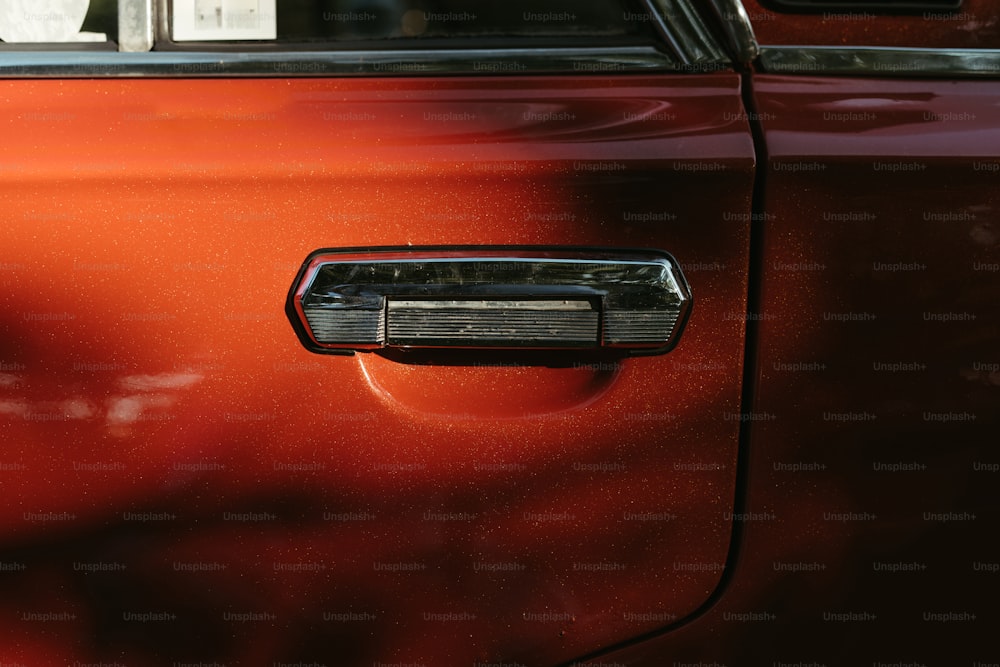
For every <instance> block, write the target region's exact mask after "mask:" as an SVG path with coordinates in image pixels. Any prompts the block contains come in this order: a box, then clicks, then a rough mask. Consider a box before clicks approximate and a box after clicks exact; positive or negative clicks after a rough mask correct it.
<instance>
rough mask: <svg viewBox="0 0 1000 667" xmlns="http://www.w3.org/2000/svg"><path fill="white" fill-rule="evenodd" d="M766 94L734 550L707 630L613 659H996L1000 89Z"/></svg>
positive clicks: (839, 87) (806, 89)
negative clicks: (748, 390) (742, 518)
mask: <svg viewBox="0 0 1000 667" xmlns="http://www.w3.org/2000/svg"><path fill="white" fill-rule="evenodd" d="M755 95H756V101H757V102H756V103H757V111H758V113H759V114H760V118H761V119H762V124H763V127H764V130H765V137H766V140H767V145H768V150H769V163H768V164H767V170H766V183H767V185H766V191H765V194H764V201H765V206H766V211H767V215H766V217H765V219H764V220H763V223H762V234H763V237H762V240H763V243H762V253H763V255H762V262H761V264H760V271H761V272H760V276H761V279H762V294H761V309H760V310H761V312H760V314H759V317H758V320H757V321H758V323H759V324H758V326H759V330H758V335H759V338H758V343H759V349H758V350H757V373H756V375H757V387H756V389H757V391H756V399H755V402H754V405H753V408H752V414H754V415H757V416H758V417H759V418H757V419H754V420H753V421H752V422H751V428H750V436H751V437H750V442H749V449H748V458H747V462H748V464H749V471H748V477H747V480H748V483H747V489H748V496H747V499H746V504H745V506H744V509H743V510H742V511H743V512H745V513H746V514H747V515H748V516H747V519H748V520H747V521H746V523H745V529H744V539H743V541H742V544H741V546H740V552H739V556H738V557H737V559H736V562H735V567H734V570H733V572H732V579H731V582H730V584H729V585H728V587H727V588H726V590H725V592H724V594H723V595H722V596H721V598H720V600H719V602H718V603H717V604H716V605H715V606H714V607H713V608H712V609H711V610H710V611H709V612H708V613H706V614H705V615H703V616H701V617H700V618H698V619H697V620H695V621H694V622H692V623H691V624H689V625H687V626H685V627H684V628H681V629H679V630H677V631H676V632H674V633H670V634H668V635H666V636H664V637H661V638H660V639H658V640H655V641H650V642H646V643H644V644H640V645H638V646H636V647H633V648H632V649H629V650H627V651H623V652H620V653H616V654H613V655H610V656H605V657H604V658H602V660H603V661H604V662H605V663H608V662H610V663H612V664H616V663H620V664H627V665H662V664H671V661H677V662H678V663H698V662H700V663H701V664H714V662H718V663H720V664H726V665H730V666H736V665H767V664H773V663H776V664H781V663H791V664H796V663H801V664H826V665H842V664H843V665H846V664H856V661H857V659H858V657H859V656H864V657H865V659H866V660H867V661H869V662H872V661H874V662H876V664H877V663H878V662H879V661H881V662H883V663H885V664H896V663H902V664H911V663H918V664H927V665H938V664H940V665H961V664H977V663H979V664H988V663H990V662H995V661H996V646H995V642H994V641H993V640H992V638H991V634H992V633H991V631H990V630H988V628H992V627H996V626H997V623H998V621H1000V615H998V613H997V610H996V604H995V602H996V598H997V594H998V593H1000V584H998V581H997V575H996V572H997V571H998V569H1000V566H997V565H996V553H997V552H996V540H995V537H994V536H995V533H996V528H997V519H998V516H1000V514H998V509H1000V505H998V501H997V495H996V486H995V475H996V472H997V470H1000V465H998V464H997V457H996V448H995V446H996V442H997V432H998V427H1000V409H998V408H1000V374H998V371H1000V364H998V356H997V352H998V351H997V340H998V337H1000V315H998V312H997V308H996V303H997V301H996V295H997V293H998V290H1000V189H998V188H997V184H998V178H1000V150H998V147H1000V130H998V128H1000V109H998V107H997V105H996V85H995V83H987V82H961V83H955V82H929V81H921V82H914V81H901V80H867V79H865V80H849V79H839V78H809V77H779V76H762V77H756V81H755ZM952 615H953V616H952Z"/></svg>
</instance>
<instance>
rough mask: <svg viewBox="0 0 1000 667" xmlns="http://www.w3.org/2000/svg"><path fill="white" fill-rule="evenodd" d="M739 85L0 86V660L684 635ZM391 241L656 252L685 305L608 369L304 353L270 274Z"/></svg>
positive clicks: (557, 651)
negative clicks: (666, 260)
mask: <svg viewBox="0 0 1000 667" xmlns="http://www.w3.org/2000/svg"><path fill="white" fill-rule="evenodd" d="M739 85H740V83H739V79H738V78H737V77H736V76H734V75H731V74H724V73H720V74H713V75H705V76H701V75H697V76H618V77H601V76H595V77H589V76H580V77H534V78H516V77H511V78H497V79H472V78H452V79H431V78H423V79H398V80H396V79H377V80H309V79H300V80H278V79H268V80H225V81H212V80H201V81H185V80H161V81H157V80H92V81H86V80H50V81H45V80H39V81H3V82H0V101H2V104H0V133H2V137H3V142H4V145H5V154H6V155H8V156H10V157H9V159H7V160H5V162H4V163H3V165H2V166H0V205H2V207H3V210H4V211H5V217H6V223H5V224H4V225H3V227H2V230H0V304H2V309H0V310H2V313H3V315H2V317H3V320H2V321H0V363H2V367H0V373H2V374H0V420H2V436H0V443H2V455H0V463H2V470H0V488H2V492H3V496H4V498H6V499H7V502H5V503H3V504H2V505H0V540H2V545H3V546H2V552H0V562H3V563H6V564H11V567H10V568H7V571H6V572H4V573H3V574H2V575H0V576H2V579H0V590H2V593H0V660H2V661H4V662H12V661H13V662H17V661H20V662H24V663H31V664H40V663H45V664H55V663H56V662H67V663H68V662H73V661H81V662H93V661H111V660H115V659H126V660H127V663H128V664H130V665H146V664H169V663H170V662H171V661H203V662H211V661H220V662H226V663H230V664H254V663H260V662H261V661H262V660H265V661H268V662H270V661H272V660H276V661H285V662H287V661H313V660H316V661H319V662H323V661H324V660H326V661H335V662H336V663H337V664H365V663H367V664H370V663H372V662H373V661H381V662H386V663H393V662H404V663H422V664H427V665H446V664H471V663H472V662H473V661H475V660H479V661H483V662H491V661H497V660H508V661H509V660H519V661H521V662H522V663H530V664H552V663H556V662H559V661H565V660H569V659H572V658H574V657H575V656H579V655H582V654H585V653H588V652H591V651H594V650H596V649H599V648H601V647H603V646H607V645H610V644H612V643H615V642H619V641H623V640H627V639H629V638H630V637H633V636H636V635H639V634H641V633H643V632H647V631H650V630H653V629H655V628H658V627H663V626H665V625H667V624H669V623H670V622H672V621H673V620H675V619H678V618H682V617H684V616H685V615H687V614H689V613H691V612H692V611H693V610H694V609H696V608H697V607H698V606H699V605H701V604H702V603H703V602H704V601H705V599H706V598H707V596H708V595H709V594H710V593H711V592H712V590H713V589H714V588H715V586H716V584H717V582H718V580H719V577H720V572H721V568H722V565H723V564H724V563H725V560H726V557H727V550H728V549H729V542H730V525H731V521H730V519H731V512H732V503H733V499H734V494H735V489H734V484H735V458H736V451H737V433H738V430H739V425H740V422H739V417H738V413H739V410H740V381H741V374H742V356H743V334H744V313H745V305H746V290H747V264H748V256H749V248H748V242H749V221H750V215H749V212H750V189H751V182H752V176H753V166H754V158H753V151H752V145H751V141H750V138H749V130H748V125H747V117H746V114H745V113H744V112H743V108H742V105H741V102H740V97H739V93H740V91H739ZM407 244H412V245H414V246H419V245H438V244H553V245H555V244H562V245H591V246H607V247H652V248H662V249H665V250H668V251H670V252H672V253H673V254H674V255H675V256H676V257H677V258H678V259H679V260H680V262H681V264H682V267H684V269H685V272H686V275H687V277H688V279H689V282H690V283H691V285H692V290H693V292H694V298H695V301H696V304H695V307H694V311H693V313H692V316H691V318H690V320H689V323H688V325H687V328H686V330H685V333H684V336H683V338H682V340H681V341H680V344H679V346H678V347H677V349H675V350H674V351H673V352H671V353H670V354H668V355H666V356H663V357H656V358H643V359H631V360H625V361H623V362H621V363H620V364H609V365H589V364H582V365H578V366H575V367H574V366H570V367H567V368H548V367H544V366H528V367H522V366H509V365H503V364H501V363H497V360H496V359H490V358H484V359H483V363H482V364H481V365H457V366H454V365H438V366H429V365H416V364H404V363H399V362H398V361H393V360H390V359H388V358H385V357H382V356H377V355H358V356H355V357H328V356H321V355H314V354H311V353H309V352H308V351H306V350H305V349H304V348H303V347H302V345H301V344H300V342H299V341H298V340H297V339H296V336H295V335H294V333H293V332H292V330H291V327H290V326H289V323H288V321H287V320H286V318H285V316H284V312H283V309H284V304H285V298H286V295H287V292H288V289H289V286H290V284H291V282H292V279H293V278H294V277H295V275H296V272H297V271H298V268H299V265H300V262H301V261H302V260H303V258H304V257H306V256H307V255H308V254H309V253H310V252H312V251H313V250H315V249H317V248H323V247H345V246H367V245H407ZM22 566H23V567H22ZM52 614H54V615H55V616H47V615H52ZM56 636H58V639H55V638H54V637H56Z"/></svg>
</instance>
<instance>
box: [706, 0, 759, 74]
mask: <svg viewBox="0 0 1000 667" xmlns="http://www.w3.org/2000/svg"><path fill="white" fill-rule="evenodd" d="M708 4H709V5H710V6H711V7H712V11H713V12H714V13H715V15H716V16H717V17H718V18H719V23H720V25H721V26H722V29H723V30H724V31H725V33H726V37H727V38H728V39H729V43H730V46H731V47H732V49H733V51H734V52H733V56H734V57H735V58H736V60H737V62H739V63H740V64H743V65H749V64H750V63H751V62H753V61H754V60H756V59H757V57H758V56H759V55H760V53H761V48H760V45H759V44H758V43H757V36H756V35H755V34H754V31H753V24H752V23H751V22H750V16H749V15H748V14H747V12H746V9H745V8H744V7H743V3H742V2H740V0H708Z"/></svg>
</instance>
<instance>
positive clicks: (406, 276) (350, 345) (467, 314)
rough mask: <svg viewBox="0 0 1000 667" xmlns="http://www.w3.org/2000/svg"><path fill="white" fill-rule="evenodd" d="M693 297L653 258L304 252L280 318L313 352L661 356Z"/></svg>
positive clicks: (652, 254)
mask: <svg viewBox="0 0 1000 667" xmlns="http://www.w3.org/2000/svg"><path fill="white" fill-rule="evenodd" d="M690 304H691V293H690V290H689V288H688V286H687V283H686V282H685V280H684V278H683V276H682V275H681V272H680V268H679V267H678V265H677V263H676V261H674V259H673V258H672V257H671V256H670V255H668V254H667V253H665V252H662V251H657V250H627V251H625V250H603V249H586V248H583V249H563V248H539V247H530V248H526V247H444V248H409V247H408V248H371V249H346V250H323V251H317V252H316V253H313V254H312V255H311V256H310V258H309V259H307V261H306V263H305V264H304V265H303V268H302V270H301V271H300V274H299V277H298V278H297V279H296V281H295V284H294V285H293V287H292V291H291V293H290V295H289V304H288V311H289V317H290V318H291V319H292V324H293V325H295V326H296V330H297V331H298V332H299V334H300V338H301V339H302V341H303V343H304V344H305V345H306V346H307V347H308V348H310V349H312V350H314V351H318V352H319V351H338V350H341V351H348V350H376V349H381V348H385V347H395V348H422V347H423V348H428V347H429V348H465V349H469V348H492V349H497V348H501V349H503V348H506V349H532V348H536V349H597V348H616V349H619V350H623V351H644V352H647V353H658V352H665V351H667V350H669V349H670V348H671V347H672V346H673V345H674V344H675V343H676V340H677V336H678V335H679V333H680V327H679V326H678V324H679V323H680V324H681V325H682V324H683V322H684V319H685V316H686V314H687V312H688V309H689V308H690Z"/></svg>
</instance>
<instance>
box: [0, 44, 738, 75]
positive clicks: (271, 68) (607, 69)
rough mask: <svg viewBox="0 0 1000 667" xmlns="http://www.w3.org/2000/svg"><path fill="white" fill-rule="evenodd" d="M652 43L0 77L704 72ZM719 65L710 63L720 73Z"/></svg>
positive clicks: (12, 61)
mask: <svg viewBox="0 0 1000 667" xmlns="http://www.w3.org/2000/svg"><path fill="white" fill-rule="evenodd" d="M695 65H696V66H694V65H693V66H685V65H684V64H682V63H678V62H676V61H674V60H673V59H671V57H670V56H669V55H667V54H665V53H663V52H662V51H659V50H657V49H656V48H654V47H652V46H624V47H594V48H538V49H529V48H520V49H454V50H428V51H417V50H400V51H300V52H260V53H233V52H206V51H199V52H192V51H150V52H145V53H116V52H100V51H75V52H72V53H66V52H44V51H36V52H30V51H16V52H4V53H0V78H67V77H185V78H188V77H289V76H373V75H376V76H409V75H449V74H451V75H455V74H459V75H461V74H474V75H479V76H481V75H484V74H565V73H574V74H602V73H615V74H620V73H635V72H638V73H641V72H686V71H687V72H690V71H697V72H703V71H706V70H709V69H712V67H709V66H707V64H706V63H697V64H695ZM722 67H723V66H722V65H717V66H714V68H715V69H721V68H722Z"/></svg>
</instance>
